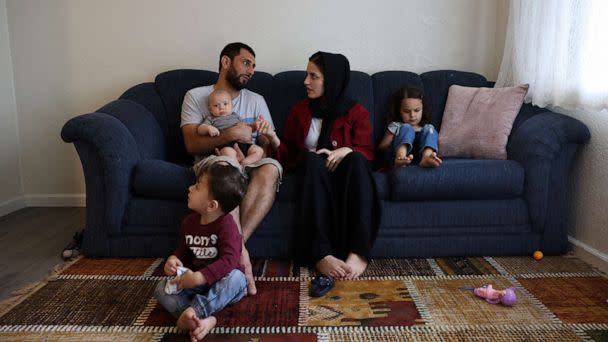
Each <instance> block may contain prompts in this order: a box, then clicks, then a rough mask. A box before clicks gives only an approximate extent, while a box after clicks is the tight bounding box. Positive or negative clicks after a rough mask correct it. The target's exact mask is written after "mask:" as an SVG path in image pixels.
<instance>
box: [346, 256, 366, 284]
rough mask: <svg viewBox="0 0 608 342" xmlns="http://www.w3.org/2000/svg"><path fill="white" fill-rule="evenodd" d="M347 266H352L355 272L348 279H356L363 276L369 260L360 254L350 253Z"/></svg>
mask: <svg viewBox="0 0 608 342" xmlns="http://www.w3.org/2000/svg"><path fill="white" fill-rule="evenodd" d="M346 265H348V266H350V268H351V270H353V271H352V272H351V273H350V275H349V276H347V277H346V279H355V278H358V277H359V276H360V275H361V274H363V272H364V271H365V269H366V268H367V259H365V258H364V257H362V256H360V255H358V254H355V253H350V254H349V255H348V257H347V258H346Z"/></svg>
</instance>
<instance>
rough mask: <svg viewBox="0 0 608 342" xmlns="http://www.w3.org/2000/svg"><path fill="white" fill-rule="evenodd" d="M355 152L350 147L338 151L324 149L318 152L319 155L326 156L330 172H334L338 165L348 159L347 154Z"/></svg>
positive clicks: (326, 164)
mask: <svg viewBox="0 0 608 342" xmlns="http://www.w3.org/2000/svg"><path fill="white" fill-rule="evenodd" d="M352 151H353V150H352V149H351V148H350V147H340V148H339V149H337V150H331V151H330V150H328V149H326V148H322V149H320V150H318V151H317V154H326V155H327V160H326V161H325V166H326V167H327V169H328V170H329V172H334V171H335V170H336V168H337V167H338V165H340V163H341V162H342V159H344V157H346V155H347V154H349V153H351V152H352Z"/></svg>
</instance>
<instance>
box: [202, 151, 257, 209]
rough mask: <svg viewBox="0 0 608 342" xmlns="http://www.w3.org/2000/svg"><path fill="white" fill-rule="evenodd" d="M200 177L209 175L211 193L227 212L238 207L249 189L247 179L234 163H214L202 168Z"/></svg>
mask: <svg viewBox="0 0 608 342" xmlns="http://www.w3.org/2000/svg"><path fill="white" fill-rule="evenodd" d="M201 171H202V172H201V173H199V175H198V177H199V178H200V177H202V176H203V175H206V176H207V179H208V185H209V193H210V194H211V196H213V198H214V199H215V200H216V201H217V202H218V203H219V205H220V208H221V209H222V211H223V212H224V214H227V213H229V212H231V211H232V210H233V209H234V208H236V207H237V206H238V205H239V204H240V203H241V200H242V199H243V196H245V192H246V191H247V179H246V178H245V175H243V173H242V172H241V171H240V170H239V169H237V168H235V167H234V166H232V165H228V164H225V163H213V164H211V165H208V167H206V168H204V169H203V170H201Z"/></svg>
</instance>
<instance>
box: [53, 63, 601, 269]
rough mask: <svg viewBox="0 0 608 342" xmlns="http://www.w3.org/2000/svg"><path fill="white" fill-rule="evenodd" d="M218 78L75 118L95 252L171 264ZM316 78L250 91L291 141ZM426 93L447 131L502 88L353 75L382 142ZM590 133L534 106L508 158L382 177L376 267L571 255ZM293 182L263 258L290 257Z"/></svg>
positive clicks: (157, 87) (353, 90)
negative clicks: (189, 119)
mask: <svg viewBox="0 0 608 342" xmlns="http://www.w3.org/2000/svg"><path fill="white" fill-rule="evenodd" d="M217 77H218V75H217V73H215V72H211V71H204V70H173V71H167V72H164V73H161V74H159V75H158V76H157V77H156V79H155V81H154V82H149V83H142V84H139V85H136V86H134V87H132V88H130V89H129V90H127V91H126V92H125V93H124V94H123V95H122V96H120V98H119V99H117V100H115V101H112V102H110V103H108V104H107V105H105V106H103V107H102V108H100V109H99V110H97V111H95V112H94V113H90V114H84V115H80V116H77V117H74V118H72V119H70V120H69V121H68V122H67V123H66V124H65V125H64V127H63V129H62V132H61V136H62V138H63V140H64V141H66V142H72V143H74V145H75V147H76V150H77V151H78V154H79V156H80V159H81V162H82V167H83V170H84V176H85V181H86V205H87V215H86V216H87V218H86V227H85V231H84V242H83V250H84V253H85V254H86V255H88V256H154V257H157V256H166V255H167V254H168V253H170V252H171V251H172V250H173V249H174V247H175V244H176V236H177V230H178V227H179V224H180V220H181V219H182V218H183V217H184V216H185V215H186V214H187V213H188V208H187V206H186V194H187V187H188V186H189V185H190V184H191V183H193V182H194V175H193V173H192V170H191V168H190V167H191V165H192V160H193V159H192V157H191V156H189V155H188V154H187V153H186V150H185V148H184V144H183V140H182V134H181V130H180V128H179V123H180V111H181V104H182V100H183V97H184V95H185V93H186V91H187V90H189V89H191V88H194V87H198V86H202V85H208V84H212V83H215V81H216V80H217ZM303 80H304V71H286V72H281V73H278V74H276V75H274V76H273V75H270V74H268V73H265V72H256V73H255V75H254V77H253V78H252V79H251V81H250V83H249V89H251V90H253V91H255V92H258V93H260V94H262V95H263V96H264V98H265V99H266V102H267V103H268V105H269V107H270V112H271V113H272V116H273V120H274V123H275V126H276V128H277V132H278V133H279V136H281V134H282V130H283V127H284V124H285V121H286V117H287V113H288V111H289V108H290V107H291V106H292V105H293V104H294V103H295V102H296V101H297V100H299V99H300V98H303V97H304V96H305V92H304V88H303V84H302V83H303ZM407 84H409V85H415V86H419V87H422V88H424V90H425V92H426V94H427V97H428V99H429V100H430V102H431V104H432V108H433V124H434V125H435V127H437V128H438V129H439V130H440V129H441V117H442V115H443V110H444V106H445V103H446V97H447V92H448V87H449V86H450V85H452V84H459V85H464V86H473V87H485V86H492V83H490V82H488V81H487V80H486V79H485V78H484V77H483V76H481V75H478V74H474V73H469V72H461V71H452V70H440V71H431V72H426V73H423V74H420V75H418V74H415V73H412V72H407V71H384V72H379V73H376V74H373V75H368V74H366V73H363V72H358V71H353V72H352V77H351V83H350V87H349V89H348V92H349V94H350V96H352V97H353V98H354V99H356V100H357V101H359V102H361V103H362V104H363V105H364V106H365V107H366V108H367V109H369V111H370V120H371V121H372V125H373V127H374V139H375V141H376V143H377V142H378V141H379V139H380V138H381V137H382V134H383V130H384V127H385V116H386V113H387V112H388V99H389V96H390V94H392V93H393V92H394V91H395V90H396V89H398V88H399V87H401V86H403V85H407ZM589 137H590V133H589V130H588V128H587V127H586V126H585V125H584V124H582V123H581V122H580V121H577V120H576V119H573V118H571V117H568V116H565V115H562V114H557V113H554V112H551V111H549V110H547V109H544V108H539V107H535V106H531V105H524V106H523V107H522V109H521V111H520V113H519V114H518V116H517V118H516V120H515V122H514V125H513V129H512V131H511V135H510V137H509V141H508V145H507V153H508V159H507V160H472V159H447V160H444V163H443V165H442V166H441V167H439V168H437V169H422V168H419V167H406V168H400V169H397V170H393V171H390V172H387V173H380V172H376V173H375V174H374V176H375V179H376V182H377V185H378V190H379V193H380V198H381V200H382V211H383V213H382V220H381V226H380V231H379V234H378V238H377V241H376V244H375V246H374V249H373V251H372V253H373V255H374V256H375V257H431V256H473V255H528V254H530V253H532V251H534V250H536V249H540V250H542V251H543V252H544V253H545V254H560V253H564V252H566V249H567V215H568V208H567V200H568V197H567V193H568V178H569V176H570V169H571V167H572V165H573V161H574V158H575V155H576V152H577V150H578V149H579V147H580V146H581V145H582V144H584V143H585V142H586V141H588V140H589ZM295 182H296V180H295V176H294V175H292V174H286V175H285V177H284V179H283V184H282V185H281V188H280V191H279V193H278V194H277V198H276V201H275V203H274V205H273V207H272V209H271V211H270V212H269V213H268V215H267V216H266V218H265V219H264V220H263V222H262V223H261V224H260V226H259V227H258V229H257V230H256V231H255V233H254V234H253V236H252V238H251V239H250V240H249V241H248V243H247V246H248V249H249V250H250V253H251V254H252V255H253V256H254V257H275V258H289V257H290V252H291V251H292V250H293V248H292V246H293V244H294V241H293V235H294V234H293V233H294V219H295V215H294V214H295V207H296V203H295V201H296V198H297V194H296V191H295V188H296V184H295Z"/></svg>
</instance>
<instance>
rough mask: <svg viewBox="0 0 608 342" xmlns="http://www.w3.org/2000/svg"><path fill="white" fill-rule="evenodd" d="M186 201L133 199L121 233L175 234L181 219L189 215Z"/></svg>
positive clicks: (189, 211)
mask: <svg viewBox="0 0 608 342" xmlns="http://www.w3.org/2000/svg"><path fill="white" fill-rule="evenodd" d="M191 212H192V211H191V210H190V209H189V208H188V205H187V204H186V201H183V200H182V201H167V200H161V199H155V198H154V199H153V198H141V197H133V198H131V200H130V201H129V204H128V205H127V210H126V212H125V226H124V228H123V231H122V233H124V234H129V235H145V234H176V235H177V232H178V231H179V226H180V224H181V222H182V219H183V218H184V217H185V216H186V215H188V214H189V213H191Z"/></svg>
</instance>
